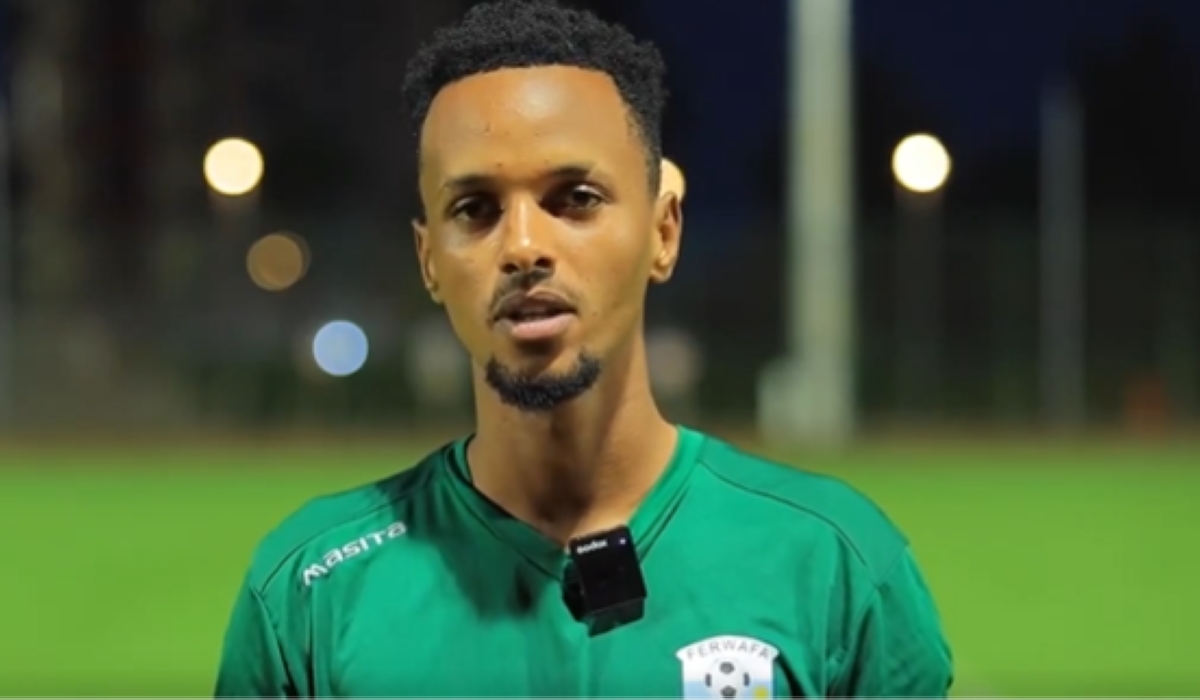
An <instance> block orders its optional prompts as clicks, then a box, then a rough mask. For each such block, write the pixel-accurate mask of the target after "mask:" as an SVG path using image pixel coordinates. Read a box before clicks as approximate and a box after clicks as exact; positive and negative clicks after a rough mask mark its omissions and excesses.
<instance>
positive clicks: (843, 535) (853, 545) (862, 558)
mask: <svg viewBox="0 0 1200 700" xmlns="http://www.w3.org/2000/svg"><path fill="white" fill-rule="evenodd" d="M700 464H703V465H704V468H705V469H706V470H708V473H710V474H712V475H713V476H715V477H717V478H718V479H720V480H721V481H722V482H724V483H726V484H729V485H730V486H732V487H734V488H736V489H739V490H741V491H744V492H746V493H750V494H753V495H755V496H760V497H762V498H765V499H767V500H769V501H774V502H775V503H779V504H782V505H784V506H787V507H789V508H792V509H793V510H798V511H801V512H803V513H807V514H808V515H811V516H812V517H814V518H818V519H819V520H821V522H824V523H825V524H826V525H828V526H829V527H830V528H831V529H833V531H834V532H836V533H837V535H838V537H839V538H840V539H841V540H842V541H843V542H845V543H846V544H847V545H849V547H850V549H851V551H853V552H854V555H855V556H856V557H858V561H859V563H860V564H862V565H863V568H864V569H866V570H867V572H868V573H871V566H870V565H869V563H868V562H867V557H866V555H864V554H863V551H862V550H861V549H859V547H858V543H857V542H855V541H854V539H853V538H852V537H850V535H849V534H848V533H847V532H846V530H845V529H844V528H843V527H842V526H840V525H838V524H837V522H835V521H834V520H831V519H830V518H828V517H827V516H825V515H822V514H821V513H818V512H817V511H815V510H813V509H811V508H808V507H805V506H804V505H801V504H799V503H795V502H793V501H790V500H788V499H786V498H781V497H780V496H777V495H776V494H773V493H771V492H769V491H764V490H762V489H756V488H753V487H750V486H747V485H745V484H742V483H739V482H737V481H734V480H733V479H730V478H729V477H727V476H725V475H724V474H722V473H721V472H720V471H719V470H717V469H714V468H713V467H712V465H711V464H709V463H708V460H707V459H705V458H703V457H702V458H701V459H700ZM789 468H791V467H789ZM901 541H902V542H903V546H902V547H900V548H899V554H903V553H904V551H905V550H907V549H908V542H907V540H906V539H905V538H901ZM894 566H895V563H894V562H893V563H891V564H889V565H888V566H887V567H885V568H883V569H882V571H887V572H889V573H890V572H891V570H892V568H893V567H894ZM886 578H887V577H886V576H884V575H880V576H879V577H878V578H876V577H875V576H874V575H873V574H872V581H871V583H872V585H874V586H876V587H878V586H879V585H880V584H881V583H882V582H883V581H884V580H885V579H886Z"/></svg>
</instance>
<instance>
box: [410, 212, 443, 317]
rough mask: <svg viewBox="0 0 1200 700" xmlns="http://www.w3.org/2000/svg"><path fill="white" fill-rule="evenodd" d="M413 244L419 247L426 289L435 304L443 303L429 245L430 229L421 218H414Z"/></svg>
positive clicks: (422, 277) (418, 258)
mask: <svg viewBox="0 0 1200 700" xmlns="http://www.w3.org/2000/svg"><path fill="white" fill-rule="evenodd" d="M412 229H413V244H414V245H415V246H416V249H417V262H418V263H419V264H420V266H421V281H422V282H424V283H425V290H426V291H427V292H429V298H430V299H432V300H433V303H435V304H441V303H442V295H441V292H440V290H439V288H438V279H437V268H436V267H435V266H434V264H433V255H432V253H431V252H430V246H429V229H428V227H427V226H426V224H425V222H424V221H422V220H421V219H413V221H412Z"/></svg>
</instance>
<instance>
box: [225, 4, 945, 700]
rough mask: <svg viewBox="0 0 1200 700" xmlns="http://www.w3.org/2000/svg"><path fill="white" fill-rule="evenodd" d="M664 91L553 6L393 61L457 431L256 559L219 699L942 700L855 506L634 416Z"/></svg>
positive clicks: (657, 254) (297, 526)
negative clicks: (400, 72) (831, 699)
mask: <svg viewBox="0 0 1200 700" xmlns="http://www.w3.org/2000/svg"><path fill="white" fill-rule="evenodd" d="M663 75H664V68H663V65H662V62H661V59H660V57H659V54H658V53H657V51H656V50H655V49H654V48H653V47H652V46H650V45H649V44H645V43H639V42H638V41H636V40H635V39H634V38H633V37H631V36H630V35H629V34H628V33H627V32H625V31H624V30H623V29H620V28H618V27H615V26H611V25H607V24H605V23H603V22H601V21H599V20H598V19H597V18H595V17H594V16H592V15H589V14H586V13H582V12H577V11H571V10H566V9H562V8H560V7H557V6H556V5H554V4H553V3H549V2H517V1H515V0H507V1H503V2H498V3H495V4H488V5H480V6H477V7H475V8H474V9H473V10H471V11H470V12H469V13H468V14H467V15H466V17H465V18H464V19H463V20H462V21H461V22H460V23H459V24H457V25H455V26H453V27H450V28H448V29H446V30H443V31H442V32H440V33H438V34H437V35H435V36H434V37H433V39H432V40H431V42H430V43H429V44H428V45H427V46H425V47H424V48H423V49H422V50H421V51H420V53H419V54H418V55H417V56H416V57H415V58H414V59H413V61H412V63H411V65H410V66H409V69H408V75H407V78H406V81H405V94H406V96H407V98H408V101H409V104H411V105H412V109H413V113H414V114H413V116H414V119H415V122H416V125H417V128H418V131H419V149H420V168H419V169H420V173H419V182H420V191H421V197H422V201H423V205H424V216H423V217H422V218H421V219H420V220H419V221H418V222H416V223H415V225H414V230H415V240H416V250H417V257H418V259H419V261H420V271H421V275H422V277H423V279H424V282H425V286H426V288H427V289H428V291H429V295H430V296H431V297H432V298H433V300H434V301H435V302H436V303H438V304H441V305H442V306H444V307H445V309H446V312H447V314H448V315H449V318H450V321H451V323H452V325H453V326H454V329H455V332H456V333H457V335H458V337H459V339H460V340H461V341H462V343H463V345H464V346H465V347H466V349H467V351H468V352H469V354H470V356H471V359H472V361H473V365H472V366H473V371H474V388H475V409H476V423H477V424H476V430H475V432H474V434H472V435H470V436H467V437H464V438H463V439H461V440H457V441H455V442H453V443H451V444H449V445H447V446H445V447H443V448H441V449H438V450H437V451H435V452H434V453H432V454H430V455H429V456H428V457H426V458H425V459H424V460H423V461H421V462H420V463H419V464H417V465H416V466H415V467H413V468H412V469H409V470H406V471H404V472H402V473H400V474H397V475H395V476H391V477H388V478H386V479H384V480H382V481H380V482H378V483H376V484H373V485H370V486H367V487H363V488H359V489H355V490H352V491H349V492H346V493H342V494H339V495H333V496H328V497H325V498H321V499H318V500H316V501H313V502H312V503H309V504H308V505H306V506H304V507H303V508H302V509H300V511H299V512H298V513H296V514H295V515H294V516H292V517H291V518H289V519H288V520H286V521H285V522H284V523H283V524H282V525H280V526H279V527H278V528H277V529H276V530H275V531H274V532H273V533H272V534H270V535H269V536H268V537H267V538H266V539H265V540H264V541H263V542H262V544H261V545H260V546H259V548H258V551H257V553H256V555H255V557H254V560H253V562H252V564H251V566H250V571H249V574H248V576H247V579H246V582H245V586H244V588H243V590H242V592H241V595H240V598H239V599H238V601H237V603H236V607H235V610H234V613H233V617H232V621H231V623H230V626H229V631H228V633H227V637H226V642H225V650H224V656H223V660H222V662H221V668H220V673H219V679H218V681H217V688H216V692H217V695H219V696H258V697H283V696H309V697H311V696H420V695H423V696H443V697H445V696H459V697H465V696H489V697H501V696H510V697H534V696H558V697H569V696H580V697H582V696H625V697H632V696H640V697H717V698H735V697H755V698H769V697H796V696H882V695H887V696H943V695H945V694H946V692H947V689H948V687H949V684H950V678H951V664H950V656H949V652H948V649H947V646H946V643H945V641H944V639H943V635H942V632H941V630H940V625H939V622H938V619H937V615H936V613H935V611H934V606H933V604H932V602H931V600H930V596H929V593H928V591H927V589H926V586H925V584H924V583H923V581H922V578H921V575H920V573H919V572H918V569H917V566H916V564H915V563H914V560H913V557H912V554H911V553H910V551H909V548H908V545H907V543H906V541H905V539H904V537H903V536H902V535H901V533H900V532H898V531H897V530H896V528H895V527H894V526H893V525H892V524H891V523H890V522H889V521H888V520H887V518H886V517H885V516H884V515H883V514H882V513H881V512H880V511H879V510H878V509H877V508H876V507H875V506H874V505H872V504H871V503H870V502H869V501H868V500H867V499H865V498H864V497H863V496H861V495H859V494H858V493H856V492H855V491H853V490H852V489H851V488H850V487H848V486H846V485H844V484H842V483H841V482H839V481H836V480H833V479H831V478H827V477H821V476H817V475H813V474H809V473H805V472H802V471H799V470H796V469H792V468H790V467H786V466H780V465H776V464H773V463H770V462H767V461H765V460H762V459H759V458H756V457H753V456H750V455H748V454H745V453H743V452H740V451H739V450H737V449H735V448H734V447H732V446H730V445H728V444H725V443H723V442H721V441H719V440H716V439H714V438H712V437H709V436H707V435H704V434H703V433H700V432H697V431H694V430H691V429H688V428H684V427H680V426H676V425H672V424H671V423H669V422H668V421H666V420H665V419H664V418H663V417H662V416H661V415H660V413H659V411H658V409H657V408H656V406H655V402H654V399H653V397H652V396H651V393H650V389H649V386H650V384H649V381H648V379H647V368H646V357H645V349H644V346H643V328H642V327H643V314H644V302H645V295H646V290H647V287H648V285H650V284H659V283H663V282H666V281H667V280H668V279H669V278H670V277H671V273H672V271H673V269H674V267H675V264H676V261H677V259H678V255H679V249H680V238H681V231H682V216H681V214H680V206H679V196H678V195H679V194H681V191H682V182H681V181H679V182H678V184H677V185H674V186H672V187H670V188H668V189H667V190H666V191H661V190H660V177H661V163H662V161H661V149H660V142H659V120H660V117H661V114H662V110H663V106H664V101H665V100H664V88H663ZM732 293H736V291H734V292H732ZM626 525H627V526H628V530H622V529H620V528H622V527H623V526H626ZM598 532H609V533H616V534H615V535H612V536H608V535H606V536H602V537H595V538H591V539H588V536H589V535H590V534H592V533H598ZM580 538H582V539H580ZM580 542H583V543H585V544H582V545H581V544H579V543H580ZM568 543H572V544H571V545H570V550H569V552H568V551H565V550H566V549H567V545H568ZM643 584H644V589H645V591H646V596H645V597H644V600H643V598H642V596H641V590H642V585H643ZM605 602H607V605H605V604H604V603H605ZM606 615H607V616H608V617H607V618H605V616H606Z"/></svg>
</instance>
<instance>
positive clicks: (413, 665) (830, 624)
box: [216, 429, 951, 699]
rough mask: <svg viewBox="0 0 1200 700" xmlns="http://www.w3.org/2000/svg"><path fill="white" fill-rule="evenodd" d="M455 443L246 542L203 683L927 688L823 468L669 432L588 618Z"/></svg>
mask: <svg viewBox="0 0 1200 700" xmlns="http://www.w3.org/2000/svg"><path fill="white" fill-rule="evenodd" d="M467 442H468V440H466V439H464V440H460V441H457V442H455V443H451V444H450V445H447V446H446V447H444V448H442V449H440V450H438V451H437V452H435V453H433V454H431V455H430V456H428V457H427V458H426V459H424V460H423V461H422V462H421V463H420V464H418V465H417V466H416V467H415V468H413V469H410V470H408V471H405V472H402V473H400V474H398V475H396V476H392V477H390V478H387V479H384V480H382V481H380V482H377V483H375V484H372V485H370V486H366V487H362V488H358V489H355V490H352V491H348V492H345V493H342V494H339V495H333V496H327V497H323V498H320V499H317V500H315V501H313V502H311V503H309V504H308V505H306V506H304V507H303V508H301V509H300V510H299V511H298V512H297V513H296V514H294V515H293V516H291V517H290V518H288V519H287V520H286V521H285V522H283V523H282V524H281V525H280V526H279V527H278V528H277V529H276V530H275V531H274V532H273V533H271V534H270V535H268V536H267V537H266V538H265V540H264V541H263V542H262V543H261V544H260V546H259V547H258V550H257V552H256V554H255V556H254V558H253V561H252V563H251V565H250V570H249V573H248V575H247V578H246V581H245V584H244V587H243V588H242V590H241V594H240V597H239V598H238V600H237V602H236V604H235V608H234V612H233V617H232V621H231V622H230V625H229V630H228V632H227V635H226V639H225V647H224V653H223V657H222V661H221V668H220V671H219V674H218V680H217V686H216V695H217V696H219V697H251V696H252V697H285V696H308V697H312V696H375V697H382V696H390V697H404V696H408V697H413V696H426V697H429V696H441V697H452V696H455V697H481V696H486V697H550V696H554V697H602V696H606V697H663V698H669V697H681V698H693V697H711V698H726V699H730V698H740V697H750V698H772V697H802V696H923V697H942V696H945V695H946V693H947V692H948V689H949V686H950V681H951V661H950V653H949V650H948V648H947V645H946V642H945V639H944V637H943V635H942V632H941V626H940V623H939V621H938V616H937V613H936V612H935V609H934V605H933V602H932V601H931V598H930V594H929V591H928V590H927V588H926V585H925V583H924V581H923V580H922V577H921V574H920V573H919V572H918V569H917V565H916V563H915V562H914V560H913V556H912V553H911V552H910V550H909V547H908V543H907V542H906V540H905V538H904V537H903V535H902V534H901V533H900V532H899V531H898V530H897V529H896V527H894V526H893V525H892V524H891V523H890V522H889V521H888V519H887V518H886V517H885V516H884V514H883V513H881V512H880V510H879V509H878V508H876V507H875V506H874V505H873V504H872V503H871V502H870V501H869V500H868V499H867V498H865V497H864V496H862V495H860V494H859V493H857V492H855V491H854V490H853V489H851V488H850V487H849V486H847V485H845V484H844V483H842V482H841V481H838V480H836V479H833V478H830V477H825V476H818V475H815V474H811V473H806V472H803V471H800V470H797V469H793V468H791V467H787V466H782V465H777V464H773V463H770V462H767V461H765V460H762V459H760V458H757V457H753V456H750V455H748V454H746V453H744V452H741V451H739V450H738V449H736V448H734V447H733V446H731V445H729V444H727V443H724V442H721V441H719V440H717V439H715V438H712V437H709V436H706V435H704V434H702V433H699V432H695V431H691V430H688V429H681V430H680V440H679V446H678V448H677V449H676V454H675V456H674V458H673V459H672V463H671V465H670V466H669V467H668V469H667V470H666V472H665V473H664V475H663V476H662V478H661V479H660V480H659V483H658V484H657V485H656V486H655V488H654V489H653V490H652V492H651V493H650V495H649V496H648V497H647V498H646V500H645V501H644V502H643V504H642V505H641V507H640V509H639V510H638V512H637V513H636V514H635V516H634V518H633V520H632V521H631V522H630V523H629V529H630V531H631V532H632V534H633V538H634V540H635V543H636V549H637V555H638V558H639V559H640V562H641V567H642V572H643V576H644V578H645V583H646V589H647V592H648V595H647V598H646V601H645V607H644V614H643V616H642V617H641V618H640V619H639V620H637V621H634V622H632V623H629V624H626V625H623V626H619V627H616V628H615V629H611V630H610V631H607V632H603V633H593V632H592V631H589V627H588V626H587V625H585V624H584V623H582V622H579V621H578V620H577V619H576V618H575V617H574V616H573V615H572V613H571V611H570V609H569V608H568V606H567V605H566V604H564V595H563V586H564V580H563V578H564V570H565V569H566V568H567V566H566V565H567V562H568V556H567V554H565V553H564V549H563V548H562V547H561V546H559V545H557V544H555V543H553V542H550V541H549V540H547V539H546V538H544V537H542V536H541V535H540V534H539V533H537V532H536V531H534V530H533V529H532V528H530V527H529V526H527V525H525V524H524V523H522V522H520V521H517V520H515V519H513V518H512V517H511V516H509V515H508V514H506V513H505V512H504V511H502V510H501V509H499V508H498V507H497V506H496V505H494V504H493V503H492V502H491V501H489V500H488V499H487V498H485V497H484V496H483V495H481V494H480V493H479V492H478V491H477V490H476V489H475V488H474V487H473V485H472V483H471V477H470V471H469V469H468V467H467V464H466V444H467Z"/></svg>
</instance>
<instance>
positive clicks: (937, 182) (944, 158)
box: [892, 134, 951, 194]
mask: <svg viewBox="0 0 1200 700" xmlns="http://www.w3.org/2000/svg"><path fill="white" fill-rule="evenodd" d="M950 168H951V161H950V153H949V152H948V151H947V150H946V147H945V146H944V145H942V142H941V141H939V140H938V139H937V138H936V137H934V136H930V135H929V134H913V135H912V136H908V137H905V138H904V140H902V141H901V142H900V144H899V145H897V146H896V150H895V151H894V152H893V153H892V174H893V175H894V176H895V177H896V182H898V183H900V186H901V187H903V188H904V189H906V190H908V191H910V192H916V193H918V194H928V193H930V192H935V191H937V190H939V189H941V188H942V187H943V186H944V185H945V184H946V180H948V179H949V178H950Z"/></svg>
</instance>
